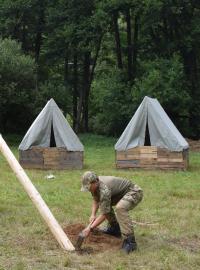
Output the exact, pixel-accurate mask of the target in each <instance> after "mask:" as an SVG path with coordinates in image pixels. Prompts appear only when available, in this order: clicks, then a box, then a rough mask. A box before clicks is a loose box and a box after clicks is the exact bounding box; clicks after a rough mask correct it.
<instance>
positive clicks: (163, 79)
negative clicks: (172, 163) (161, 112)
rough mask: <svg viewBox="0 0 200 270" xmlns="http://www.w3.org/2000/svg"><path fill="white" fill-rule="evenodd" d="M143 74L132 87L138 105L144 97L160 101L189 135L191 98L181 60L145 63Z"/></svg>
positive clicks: (174, 58)
mask: <svg viewBox="0 0 200 270" xmlns="http://www.w3.org/2000/svg"><path fill="white" fill-rule="evenodd" d="M140 72H141V74H142V75H141V77H140V78H138V79H137V80H136V82H135V84H134V86H133V87H132V97H133V103H134V105H136V104H139V103H140V102H141V100H142V99H143V98H144V96H150V97H152V98H157V99H158V101H159V102H160V103H161V104H162V106H163V107H164V109H165V111H166V112H167V113H168V115H169V116H170V117H171V118H172V119H173V120H174V122H175V125H177V126H178V127H179V128H180V129H181V130H182V132H184V134H185V135H186V134H187V135H188V130H187V129H188V122H187V121H188V115H189V106H188V105H189V104H190V102H191V98H190V96H189V93H188V87H187V82H186V81H185V79H184V71H183V65H182V63H181V61H180V57H179V56H178V55H174V56H173V57H172V58H171V59H163V58H157V59H155V60H152V61H148V62H147V61H145V62H142V63H141V70H140Z"/></svg>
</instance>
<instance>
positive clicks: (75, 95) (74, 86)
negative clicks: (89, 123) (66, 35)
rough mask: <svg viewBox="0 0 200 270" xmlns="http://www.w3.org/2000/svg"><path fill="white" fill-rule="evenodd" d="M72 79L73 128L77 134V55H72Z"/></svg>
mask: <svg viewBox="0 0 200 270" xmlns="http://www.w3.org/2000/svg"><path fill="white" fill-rule="evenodd" d="M73 73H74V76H73V77H74V78H73V88H74V89H73V128H74V130H75V131H76V132H78V129H79V124H80V123H79V122H80V117H79V120H78V119H77V118H78V112H77V109H78V108H77V98H78V89H77V85H78V60H77V53H76V52H75V53H74V71H73Z"/></svg>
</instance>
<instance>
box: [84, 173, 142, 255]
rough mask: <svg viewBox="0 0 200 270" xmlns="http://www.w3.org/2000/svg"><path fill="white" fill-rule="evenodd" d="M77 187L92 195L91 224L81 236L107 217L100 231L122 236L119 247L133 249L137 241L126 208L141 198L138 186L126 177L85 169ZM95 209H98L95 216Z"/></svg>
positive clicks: (85, 234) (125, 249) (127, 251)
mask: <svg viewBox="0 0 200 270" xmlns="http://www.w3.org/2000/svg"><path fill="white" fill-rule="evenodd" d="M81 191H90V192H91V194H92V196H93V203H92V213H91V216H90V224H91V225H90V226H88V227H87V228H86V229H85V230H84V231H83V233H84V236H85V237H87V236H88V235H89V234H90V232H91V231H92V230H93V229H94V228H96V227H97V226H99V225H100V224H101V223H102V222H103V221H104V220H105V219H107V220H108V223H109V226H108V227H107V229H105V230H104V233H107V234H110V235H114V236H116V237H120V236H122V239H123V243H122V250H123V251H125V252H126V253H129V252H132V251H134V250H136V249H137V244H136V241H135V236H134V231H133V225H132V221H131V218H130V217H129V213H128V211H129V210H131V209H133V208H134V207H135V206H136V205H137V204H138V203H139V202H140V201H141V200H142V197H143V192H142V189H141V188H140V187H139V186H138V185H136V184H134V183H132V182H131V181H129V180H127V179H124V178H119V177H115V176H97V175H96V174H95V173H94V172H90V171H88V172H85V173H84V174H83V176H82V188H81ZM113 205H115V212H114V210H113V208H112V206H113ZM98 209H99V210H100V212H101V213H100V215H99V216H98V217H96V213H97V211H98ZM115 214H116V216H115Z"/></svg>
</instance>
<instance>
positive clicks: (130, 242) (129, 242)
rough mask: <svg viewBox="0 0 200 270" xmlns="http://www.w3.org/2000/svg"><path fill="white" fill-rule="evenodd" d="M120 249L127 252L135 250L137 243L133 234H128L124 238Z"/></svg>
mask: <svg viewBox="0 0 200 270" xmlns="http://www.w3.org/2000/svg"><path fill="white" fill-rule="evenodd" d="M122 250H123V251H125V252H126V253H127V254H128V253H130V252H132V251H135V250H137V243H136V241H135V236H133V235H129V236H127V238H126V239H124V241H123V244H122Z"/></svg>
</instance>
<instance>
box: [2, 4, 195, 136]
mask: <svg viewBox="0 0 200 270" xmlns="http://www.w3.org/2000/svg"><path fill="white" fill-rule="evenodd" d="M0 33H1V36H0V130H2V131H3V132H24V131H25V130H26V129H27V127H28V126H29V125H30V123H31V122H32V121H33V119H34V118H35V117H36V115H37V114H38V112H39V111H40V110H41V109H42V107H43V106H44V105H45V104H46V101H47V100H48V99H49V98H51V97H53V98H54V99H55V101H56V102H57V104H58V105H59V107H60V108H61V109H62V110H63V112H64V114H65V115H66V116H67V118H68V120H69V121H71V123H72V125H73V128H74V129H75V131H76V132H80V131H81V132H88V131H93V132H96V133H99V134H107V135H119V134H120V133H121V132H122V130H123V129H124V127H125V126H126V124H127V122H128V121H129V120H130V118H131V117H132V115H133V113H134V112H135V110H136V108H137V107H138V106H139V104H140V102H141V101H142V99H143V97H144V96H145V95H148V96H150V97H155V98H157V99H158V100H159V101H160V103H161V105H162V106H163V107H164V109H165V110H166V112H167V113H168V115H169V116H170V117H171V119H172V120H173V121H174V123H175V124H176V125H177V127H178V128H179V129H180V131H181V132H182V133H183V134H184V135H185V136H188V137H192V138H199V137H200V136H199V134H200V94H199V88H200V69H199V66H200V2H199V1H198V0H196V1H195V0H132V1H129V0H123V1H122V0H102V1H97V0H96V1H95V0H79V1H78V0H70V1H64V0H43V1H39V0H0Z"/></svg>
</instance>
